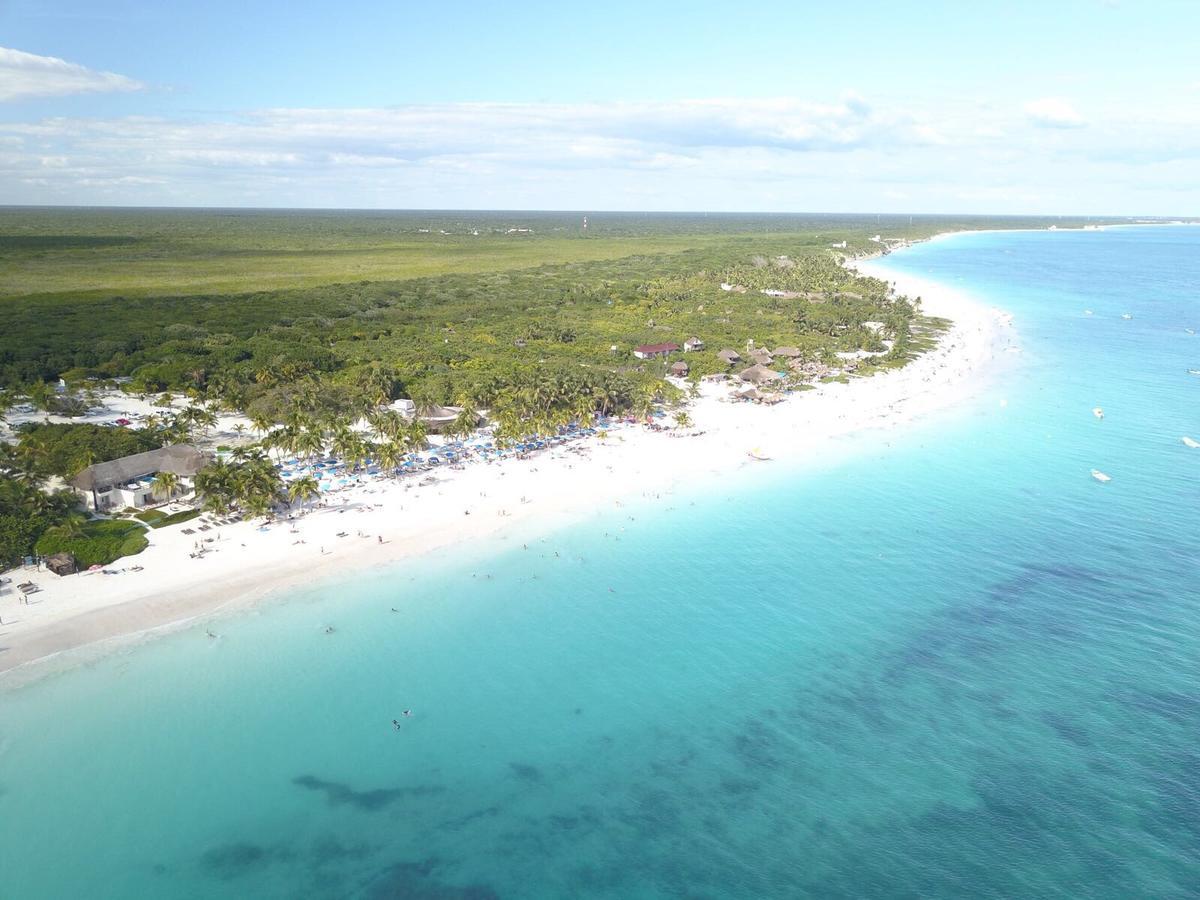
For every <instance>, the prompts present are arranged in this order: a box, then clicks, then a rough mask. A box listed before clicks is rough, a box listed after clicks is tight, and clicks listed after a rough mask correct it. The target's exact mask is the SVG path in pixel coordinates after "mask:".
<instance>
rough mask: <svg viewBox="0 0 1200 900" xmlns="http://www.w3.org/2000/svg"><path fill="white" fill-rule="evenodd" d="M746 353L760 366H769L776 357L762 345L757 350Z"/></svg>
mask: <svg viewBox="0 0 1200 900" xmlns="http://www.w3.org/2000/svg"><path fill="white" fill-rule="evenodd" d="M746 355H747V356H749V357H750V359H752V360H754V362H756V363H758V364H759V365H760V366H769V365H770V364H771V363H772V362H773V361H774V357H772V356H771V351H769V350H766V349H764V348H762V347H760V348H759V349H757V350H751V351H750V352H749V353H747V354H746Z"/></svg>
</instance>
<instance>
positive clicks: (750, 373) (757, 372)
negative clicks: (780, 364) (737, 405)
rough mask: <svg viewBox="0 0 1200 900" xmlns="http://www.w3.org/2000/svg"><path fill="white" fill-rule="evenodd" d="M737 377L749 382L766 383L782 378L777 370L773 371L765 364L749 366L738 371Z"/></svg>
mask: <svg viewBox="0 0 1200 900" xmlns="http://www.w3.org/2000/svg"><path fill="white" fill-rule="evenodd" d="M738 378H740V379H741V380H742V381H746V382H749V383H750V384H767V383H769V382H772V381H779V380H780V379H781V378H783V376H782V375H780V374H779V373H778V372H773V371H771V370H770V369H768V368H767V367H766V366H751V367H750V368H748V369H744V370H742V371H741V372H739V373H738Z"/></svg>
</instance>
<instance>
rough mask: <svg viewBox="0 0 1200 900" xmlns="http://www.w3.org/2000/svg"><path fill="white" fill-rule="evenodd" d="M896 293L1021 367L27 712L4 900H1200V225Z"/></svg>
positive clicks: (14, 749)
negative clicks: (805, 456)
mask: <svg viewBox="0 0 1200 900" xmlns="http://www.w3.org/2000/svg"><path fill="white" fill-rule="evenodd" d="M886 264H887V265H888V267H890V268H891V269H892V270H894V271H897V272H901V271H905V272H912V273H915V274H920V275H923V276H926V277H932V278H936V279H940V280H943V281H946V282H948V283H953V284H955V285H956V286H958V287H962V288H966V289H968V290H970V291H972V292H974V293H975V294H977V295H978V296H979V297H981V298H982V299H984V300H986V301H987V302H989V303H992V304H995V305H998V306H1002V307H1003V308H1005V309H1007V310H1009V311H1011V312H1012V313H1013V315H1014V320H1015V327H1016V329H1017V331H1018V333H1019V336H1020V345H1021V347H1022V349H1023V352H1022V353H1021V354H1019V355H1011V356H1009V355H1005V358H1004V359H1003V360H1001V362H1000V364H999V365H998V366H997V369H996V373H995V375H994V376H993V377H992V379H991V381H990V382H989V383H988V384H987V385H986V386H985V387H984V388H983V389H982V390H981V392H980V394H979V396H978V397H977V398H976V399H975V400H973V401H971V402H970V403H968V404H966V405H964V406H963V407H961V408H959V409H957V410H955V411H953V412H951V413H946V414H941V415H938V416H935V417H933V418H930V419H927V420H925V421H923V422H920V423H918V424H916V425H914V426H912V427H909V428H906V429H903V430H900V431H892V432H886V433H885V432H878V433H869V434H866V435H863V436H861V437H858V438H855V439H852V440H850V441H847V442H844V443H843V444H842V445H839V449H840V448H843V447H844V449H845V451H846V452H845V454H844V458H843V454H841V453H835V454H832V456H833V457H834V458H830V459H823V460H821V461H819V462H818V463H816V464H814V465H809V466H805V467H802V468H800V469H792V470H785V469H782V468H778V467H772V466H770V465H761V466H757V467H755V468H753V469H751V470H748V471H747V472H745V473H743V474H742V476H741V477H739V478H734V479H728V480H721V481H714V482H712V483H708V484H698V485H696V486H695V487H694V488H693V489H690V490H689V491H688V492H686V493H679V494H675V495H672V496H667V497H662V498H645V499H643V500H642V501H640V502H637V503H632V504H630V505H627V506H625V507H622V508H620V509H616V508H614V509H611V510H605V511H603V512H601V513H599V514H597V515H596V516H593V517H590V518H589V519H588V520H586V521H584V522H582V523H579V524H577V525H575V526H572V527H570V528H568V529H566V530H563V531H560V532H557V533H555V534H553V535H550V536H547V537H545V538H544V539H536V540H530V541H529V547H528V549H522V548H521V546H520V544H519V543H518V542H517V541H518V540H519V539H514V540H511V541H509V542H507V543H506V544H501V545H496V546H493V545H489V546H486V547H479V548H471V549H469V550H458V551H456V552H455V553H454V554H446V555H443V556H441V557H437V558H433V559H428V560H422V561H419V562H415V563H409V564H406V565H404V566H401V567H398V568H397V569H395V570H393V571H389V572H387V573H376V574H373V575H371V576H367V577H358V578H355V579H347V580H344V581H342V582H341V583H337V584H331V585H318V586H313V587H312V588H311V589H309V590H308V591H307V592H306V593H305V594H303V595H297V596H294V597H291V598H289V601H288V602H287V603H286V604H268V605H266V606H262V607H259V608H258V609H256V610H254V611H252V612H246V613H241V614H237V615H234V616H231V617H228V618H226V619H223V620H220V621H219V622H218V623H216V624H215V625H214V626H213V627H215V628H216V630H217V631H219V632H220V637H219V638H218V639H217V640H209V639H206V638H205V637H204V636H203V626H198V627H197V628H195V629H191V630H188V631H185V632H182V633H179V634H177V635H173V636H170V637H166V638H163V639H161V640H158V641H154V642H152V643H150V644H148V645H145V646H143V647H139V648H136V649H134V650H131V651H127V652H122V653H119V654H117V655H114V656H110V657H108V658H106V659H104V660H102V661H100V662H97V663H94V664H91V665H88V666H86V667H84V668H80V669H76V670H73V671H70V672H68V673H65V674H63V675H61V676H57V677H54V678H51V679H48V680H45V681H43V682H40V683H37V684H35V685H32V686H30V687H27V688H24V689H21V690H17V691H9V692H7V693H4V694H0V897H4V898H22V900H24V898H43V897H44V898H63V897H89V898H100V897H155V898H184V897H187V898H203V897H234V896H236V897H280V898H283V897H288V898H293V897H313V898H332V897H361V898H389V897H406V898H408V897H418V898H490V897H573V898H591V897H603V898H615V897H622V898H626V897H634V898H642V897H645V898H658V897H697V898H699V897H712V898H717V897H720V898H726V897H730V898H741V897H746V898H751V897H753V898H764V897H801V896H819V897H848V898H849V897H855V898H858V897H918V896H919V897H927V898H933V897H955V898H957V897H964V896H972V897H1064V898H1065V897H1070V898H1084V897H1113V898H1129V897H1160V898H1174V897H1194V896H1197V895H1200V579H1198V577H1197V576H1198V574H1200V572H1198V563H1200V512H1198V505H1197V501H1198V499H1200V450H1192V449H1189V448H1187V447H1186V446H1184V445H1183V444H1182V442H1181V440H1180V438H1181V437H1182V436H1184V435H1192V436H1194V437H1196V438H1197V439H1198V440H1200V405H1198V403H1197V400H1198V399H1200V377H1194V376H1191V375H1189V374H1188V373H1187V369H1189V368H1195V369H1200V336H1196V335H1191V334H1188V332H1187V331H1186V330H1185V329H1186V328H1195V329H1196V330H1200V228H1184V227H1180V228H1173V227H1163V228H1127V229H1114V230H1109V231H1102V232H1057V233H1052V232H1029V233H1004V234H976V235H961V236H955V237H952V238H949V239H947V240H944V241H937V242H933V243H930V244H925V245H921V246H919V247H916V248H913V249H912V250H909V251H906V252H903V253H899V254H896V255H894V256H892V257H889V258H888V259H887V260H886ZM1085 309H1091V310H1092V311H1093V314H1092V315H1090V316H1089V315H1085V314H1084V310H1085ZM1123 313H1127V314H1130V315H1131V316H1132V318H1131V319H1123V318H1121V315H1122V314H1123ZM1094 406H1102V407H1103V408H1104V410H1105V413H1106V415H1105V418H1104V419H1103V420H1099V419H1097V418H1095V417H1094V416H1093V415H1092V412H1091V410H1092V407H1094ZM1092 468H1098V469H1101V470H1103V471H1104V472H1107V473H1108V474H1110V475H1111V476H1112V481H1111V482H1109V483H1107V484H1101V483H1099V482H1097V481H1095V480H1094V479H1092V478H1091V477H1090V475H1089V471H1090V470H1091V469H1092ZM392 607H396V608H397V609H398V610H399V612H392V611H391V610H392ZM327 624H332V625H333V626H334V627H335V631H334V632H333V633H332V634H326V633H325V630H324V628H325V626H326V625H327ZM406 708H411V709H412V710H413V716H412V717H411V718H407V719H402V720H401V722H400V725H401V726H402V727H401V728H399V729H395V728H394V727H393V726H392V719H393V718H399V717H400V712H401V710H403V709H406Z"/></svg>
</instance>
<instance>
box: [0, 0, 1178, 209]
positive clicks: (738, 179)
mask: <svg viewBox="0 0 1200 900" xmlns="http://www.w3.org/2000/svg"><path fill="white" fill-rule="evenodd" d="M1197 34H1200V3H1194V2H1183V0H1180V2H1174V0H1158V2H1150V0H1142V2H1137V3H1135V2H1132V0H1058V2H1036V3H1035V2H1028V3H1026V2H1005V3H1001V2H991V3H988V2H979V3H972V4H968V3H961V2H959V3H933V2H925V3H913V4H907V5H904V4H897V3H894V2H891V3H876V2H869V0H864V2H859V3H856V4H836V3H832V2H825V3H802V2H792V3H756V4H740V5H734V4H705V3H696V2H693V3H650V2H641V3H626V2H608V3H590V4H581V3H572V4H566V3H558V4H550V3H538V2H524V3H520V4H503V3H495V2H492V3H467V2H463V3H457V4H448V3H436V2H429V3H423V4H417V3H391V4H381V3H361V2H354V0H349V2H340V3H336V4H335V3H320V4H318V3H311V4H310V3H304V2H292V3H279V2H241V3H237V4H234V3H226V2H220V0H207V2H191V0H174V2H171V3H134V2H128V0H108V2H106V0H91V2H56V0H39V2H36V3H34V2H28V0H7V2H6V0H0V48H3V49H0V202H3V203H80V204H90V203H101V204H130V205H230V206H233V205H242V206H337V207H384V208H408V207H435V208H490V207H504V208H536V209H651V210H653V209H680V210H693V209H694V210H699V209H706V210H762V211H822V210H824V211H891V212H981V213H988V212H992V213H1085V214H1107V213H1113V214H1158V215H1191V214H1196V213H1197V212H1200V209H1198V208H1197V207H1198V206H1200V202H1198V201H1200V66H1197V65H1196V64H1195V63H1194V58H1195V56H1196V50H1195V47H1196V35H1197Z"/></svg>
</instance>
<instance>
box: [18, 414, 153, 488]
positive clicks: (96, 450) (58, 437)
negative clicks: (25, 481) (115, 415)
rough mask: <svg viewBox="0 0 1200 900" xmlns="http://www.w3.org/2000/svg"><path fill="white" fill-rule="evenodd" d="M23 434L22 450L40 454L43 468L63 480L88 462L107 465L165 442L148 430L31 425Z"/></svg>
mask: <svg viewBox="0 0 1200 900" xmlns="http://www.w3.org/2000/svg"><path fill="white" fill-rule="evenodd" d="M19 431H20V433H21V445H20V446H21V449H22V450H33V451H36V452H37V454H38V459H39V468H40V469H41V470H43V471H45V472H46V473H47V474H50V475H62V476H63V477H70V476H71V475H74V474H75V473H76V472H78V471H79V470H80V469H82V468H83V467H84V465H83V461H84V460H85V459H90V460H91V461H92V462H107V461H108V460H110V459H118V458H120V457H122V456H132V455H133V454H134V453H141V452H143V451H145V450H156V449H158V448H159V447H161V446H162V438H161V437H160V436H159V435H157V434H155V433H154V432H152V431H147V430H146V429H135V428H106V427H104V426H101V425H57V424H56V425H46V424H38V423H30V424H27V425H22V426H21V427H20V429H19Z"/></svg>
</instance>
